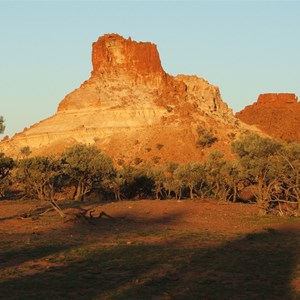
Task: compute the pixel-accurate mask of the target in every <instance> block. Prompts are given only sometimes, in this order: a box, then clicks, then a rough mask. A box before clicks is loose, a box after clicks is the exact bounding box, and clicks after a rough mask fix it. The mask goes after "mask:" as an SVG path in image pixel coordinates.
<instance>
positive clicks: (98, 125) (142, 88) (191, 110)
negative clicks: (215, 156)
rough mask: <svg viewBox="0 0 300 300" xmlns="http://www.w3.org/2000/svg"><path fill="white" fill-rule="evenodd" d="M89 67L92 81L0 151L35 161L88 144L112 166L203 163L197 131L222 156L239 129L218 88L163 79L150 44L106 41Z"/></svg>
mask: <svg viewBox="0 0 300 300" xmlns="http://www.w3.org/2000/svg"><path fill="white" fill-rule="evenodd" d="M92 63H93V70H92V72H91V77H90V78H89V79H88V80H86V81H85V82H84V83H83V84H82V85H81V86H80V87H79V88H78V89H76V90H74V91H73V92H71V93H70V94H68V95H67V96H66V97H65V98H64V99H63V100H62V101H61V102H60V104H59V106H58V110H57V113H56V114H55V115H54V116H52V117H50V118H48V119H46V120H43V121H41V122H39V123H37V124H35V125H33V126H31V127H30V128H28V129H26V130H24V131H23V132H21V133H18V134H16V135H15V136H14V137H13V138H12V139H9V140H5V141H2V142H1V143H0V151H3V152H6V153H7V154H8V155H12V156H17V155H18V153H19V152H20V149H21V148H22V147H24V146H29V147H30V148H31V150H32V153H33V155H38V154H49V153H51V154H53V153H59V152H61V151H63V149H64V148H66V147H68V146H71V145H73V144H75V143H87V144H95V145H97V146H98V147H100V148H102V149H103V151H104V152H106V153H108V154H109V155H111V156H113V158H114V159H115V160H116V161H119V160H123V161H126V162H134V161H140V160H152V161H155V162H158V161H162V160H174V161H178V162H181V161H194V160H201V159H202V158H203V156H205V153H204V152H205V151H204V150H203V149H199V147H198V146H197V138H198V135H199V130H198V129H199V127H200V128H205V129H206V130H208V131H211V132H212V134H213V135H215V136H216V137H217V139H216V140H217V142H216V143H215V144H214V145H213V146H212V147H211V149H210V150H213V149H221V150H224V151H226V149H227V148H228V144H229V142H230V138H229V136H231V137H232V134H233V133H234V132H236V131H237V130H238V127H239V126H241V125H238V123H237V122H236V119H235V117H234V116H233V114H232V111H231V109H229V108H228V106H227V104H226V103H224V102H223V101H222V98H221V95H220V91H219V88H218V87H216V86H213V85H211V84H210V83H208V82H207V81H206V80H204V79H202V78H198V77H197V76H186V75H177V76H175V77H173V76H171V75H169V74H167V73H166V72H165V71H164V70H163V68H162V66H161V62H160V58H159V54H158V51H157V48H156V45H154V44H152V43H144V42H135V41H132V40H131V39H130V38H129V39H125V38H123V37H121V36H120V35H117V34H106V35H104V36H102V37H100V38H99V39H98V41H97V42H95V43H94V44H93V50H92ZM158 145H160V146H158ZM137 158H140V159H137Z"/></svg>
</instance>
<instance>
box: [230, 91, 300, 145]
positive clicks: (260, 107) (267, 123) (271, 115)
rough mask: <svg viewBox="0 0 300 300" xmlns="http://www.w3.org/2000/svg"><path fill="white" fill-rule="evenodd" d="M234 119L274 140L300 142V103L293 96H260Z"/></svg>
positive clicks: (285, 94) (282, 94) (283, 94)
mask: <svg viewBox="0 0 300 300" xmlns="http://www.w3.org/2000/svg"><path fill="white" fill-rule="evenodd" d="M236 117H237V118H239V119H240V120H241V121H243V122H245V123H247V124H249V125H255V126H257V127H258V128H259V129H261V130H262V131H263V132H265V133H267V134H268V135H270V136H272V137H274V138H278V139H281V140H284V141H296V142H300V131H299V128H300V102H299V101H298V97H297V96H296V95H295V94H287V93H280V94H262V95H260V96H259V97H258V100H257V102H255V103H253V104H252V105H249V106H246V107H245V108H244V109H243V110H242V111H240V112H239V113H237V114H236Z"/></svg>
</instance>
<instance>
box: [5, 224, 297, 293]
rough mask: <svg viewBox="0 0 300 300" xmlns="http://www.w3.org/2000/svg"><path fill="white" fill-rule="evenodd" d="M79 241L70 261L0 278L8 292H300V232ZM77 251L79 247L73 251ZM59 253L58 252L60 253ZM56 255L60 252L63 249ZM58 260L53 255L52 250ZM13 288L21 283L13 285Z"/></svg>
mask: <svg viewBox="0 0 300 300" xmlns="http://www.w3.org/2000/svg"><path fill="white" fill-rule="evenodd" d="M179 244H180V243H178V242H177V241H176V240H175V239H173V240H170V242H169V243H168V244H164V245H162V244H151V243H148V244H116V245H108V246H101V247H96V246H93V245H91V247H89V248H86V247H81V248H80V247H77V248H76V249H75V248H74V249H73V250H72V251H71V252H72V253H73V254H72V255H73V256H72V257H73V258H72V259H71V258H70V257H68V255H71V254H70V253H65V264H64V265H63V266H53V267H50V268H49V269H47V270H46V271H45V270H43V272H39V273H37V274H32V275H26V276H23V277H20V278H15V279H14V278H12V279H9V280H6V281H2V282H1V283H0V295H1V296H0V298H1V297H2V298H3V299H29V298H34V299H299V298H298V297H300V295H299V293H298V294H297V293H296V292H295V291H294V290H293V288H292V286H291V281H292V279H293V274H294V271H295V267H296V265H297V261H299V256H300V251H299V249H300V248H299V234H298V233H297V232H290V231H285V232H283V231H275V230H268V231H265V232H260V233H253V234H249V235H247V236H243V237H241V238H238V239H235V240H233V241H230V242H226V243H225V244H223V245H219V246H214V247H207V246H206V247H201V246H199V247H196V248H195V247H188V246H186V247H184V246H179ZM74 253H75V254H76V255H75V257H77V258H76V259H74ZM59 255H61V254H59ZM59 255H58V256H59ZM53 259H54V260H55V258H53ZM12 291H17V293H16V292H12Z"/></svg>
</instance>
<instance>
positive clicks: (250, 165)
mask: <svg viewBox="0 0 300 300" xmlns="http://www.w3.org/2000/svg"><path fill="white" fill-rule="evenodd" d="M281 149H282V145H281V144H280V143H278V142H277V141H275V140H273V139H270V138H263V137H260V136H259V135H257V134H251V135H247V136H245V137H243V138H242V139H241V140H238V141H235V142H234V143H232V150H233V152H234V153H235V154H236V155H237V156H238V158H239V164H240V167H241V169H242V170H243V172H244V175H245V176H246V177H248V178H250V179H251V181H252V182H253V183H254V184H256V186H257V193H256V195H255V196H256V200H257V203H258V206H259V215H265V214H266V213H267V212H268V210H269V209H270V203H271V200H272V194H271V192H272V188H273V187H274V184H275V183H277V182H278V180H279V178H278V174H279V173H280V168H282V166H281V165H280V156H279V153H280V150H281Z"/></svg>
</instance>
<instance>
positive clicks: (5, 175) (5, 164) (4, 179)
mask: <svg viewBox="0 0 300 300" xmlns="http://www.w3.org/2000/svg"><path fill="white" fill-rule="evenodd" d="M13 167H14V161H13V159H12V158H10V157H7V156H5V154H4V153H0V196H3V195H4V193H5V190H6V189H7V187H8V186H9V185H10V180H9V176H10V172H11V170H12V169H13Z"/></svg>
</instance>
